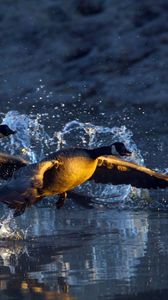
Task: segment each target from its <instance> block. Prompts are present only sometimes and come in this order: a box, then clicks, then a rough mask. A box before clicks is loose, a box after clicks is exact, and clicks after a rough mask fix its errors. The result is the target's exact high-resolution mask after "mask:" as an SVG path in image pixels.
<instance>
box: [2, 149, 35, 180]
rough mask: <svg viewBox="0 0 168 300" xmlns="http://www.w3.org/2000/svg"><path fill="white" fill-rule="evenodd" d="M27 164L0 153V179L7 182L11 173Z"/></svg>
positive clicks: (20, 159)
mask: <svg viewBox="0 0 168 300" xmlns="http://www.w3.org/2000/svg"><path fill="white" fill-rule="evenodd" d="M28 164H29V162H28V161H26V160H24V159H22V158H20V157H17V156H13V155H9V154H5V153H0V179H4V180H7V179H9V178H10V177H12V176H13V173H14V172H15V171H17V170H19V169H20V168H22V167H25V166H27V165H28Z"/></svg>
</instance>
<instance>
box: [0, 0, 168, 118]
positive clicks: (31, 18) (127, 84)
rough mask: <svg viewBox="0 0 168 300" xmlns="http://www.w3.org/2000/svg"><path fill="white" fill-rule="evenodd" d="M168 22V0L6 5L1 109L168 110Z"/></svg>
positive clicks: (0, 41) (1, 18) (1, 26)
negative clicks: (148, 108)
mask: <svg viewBox="0 0 168 300" xmlns="http://www.w3.org/2000/svg"><path fill="white" fill-rule="evenodd" d="M167 20H168V1H167V0H159V1H158V0H141V1H136V0H124V1H123V0H55V1H54V0H48V1H46V0H41V1H37V0H29V1H24V0H23V1H19V0H15V1H13V0H1V2H0V58H1V59H0V103H1V110H2V111H3V112H6V111H7V110H9V109H15V108H16V105H17V109H19V110H20V111H24V112H25V104H26V109H27V110H28V111H38V109H39V105H40V108H41V109H42V110H44V111H45V109H46V107H45V106H46V104H47V108H50V107H52V108H53V107H54V106H55V105H56V104H60V103H61V104H64V105H65V106H67V107H69V108H71V110H73V107H72V106H71V104H72V103H73V104H74V103H77V104H78V103H79V102H80V105H82V106H83V108H82V109H84V108H85V109H88V108H89V107H90V106H92V107H93V108H92V110H94V109H97V110H96V113H99V112H101V111H102V110H103V111H105V112H108V113H109V112H110V110H111V111H112V110H113V109H114V110H115V107H116V106H117V109H119V108H120V107H121V106H122V108H123V107H124V106H129V105H134V106H136V104H137V105H141V106H143V107H148V106H150V107H151V105H153V104H157V105H158V106H160V105H164V108H165V107H166V109H167V107H168V101H167V94H168V84H167V83H168V79H167V74H168V22H167ZM68 104H69V106H68ZM75 109H76V108H75Z"/></svg>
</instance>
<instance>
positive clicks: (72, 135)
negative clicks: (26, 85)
mask: <svg viewBox="0 0 168 300" xmlns="http://www.w3.org/2000/svg"><path fill="white" fill-rule="evenodd" d="M3 117H4V118H3V123H5V124H7V125H8V126H9V127H10V128H11V129H13V130H15V131H16V132H17V133H16V134H15V135H12V136H10V138H8V139H4V140H2V141H0V145H1V148H2V149H3V151H4V152H7V153H11V154H19V155H21V156H23V157H24V158H25V156H27V158H28V159H29V160H30V161H31V162H36V161H38V160H40V159H42V158H43V157H44V155H45V154H46V153H47V152H48V151H49V152H50V153H51V152H55V151H56V150H59V149H60V148H62V147H63V148H66V147H79V146H80V147H86V148H87V147H91V148H92V147H99V146H101V145H110V144H111V143H113V142H116V141H121V142H124V143H125V144H126V146H127V147H128V149H130V150H131V151H132V152H133V153H134V154H133V157H131V159H133V160H134V161H135V162H137V163H140V164H143V158H142V156H141V154H140V151H139V150H138V149H137V146H136V145H135V143H134V141H133V139H132V135H133V134H132V132H131V131H130V130H128V129H127V128H126V127H125V126H121V127H113V128H110V127H104V126H95V125H93V124H91V123H82V122H79V121H76V120H74V121H71V122H69V123H67V124H65V126H64V127H63V129H62V130H61V131H57V132H54V133H53V135H52V136H50V135H49V134H48V133H47V132H46V131H45V129H44V125H43V124H41V118H42V117H43V116H42V115H40V114H38V115H36V116H34V115H30V116H28V115H25V114H19V112H17V111H10V112H8V113H7V114H6V115H5V116H3ZM50 134H51V133H50ZM77 190H79V191H82V192H84V193H85V194H86V193H87V194H88V195H89V196H93V197H95V199H96V198H97V199H98V198H99V199H100V202H99V204H101V205H105V204H107V203H108V204H110V203H113V202H115V201H116V199H117V202H119V203H122V202H123V201H124V200H125V199H126V198H128V196H129V195H130V193H131V186H124V185H121V186H112V185H95V184H93V183H90V182H87V183H85V184H83V185H82V186H81V187H78V188H77ZM113 195H118V197H117V198H114V199H113ZM95 203H96V202H95ZM21 218H23V217H21ZM25 232H26V231H25V230H24V231H21V230H20V229H19V228H18V225H17V223H16V221H15V220H14V219H13V217H12V214H11V213H10V214H9V215H8V216H7V217H6V218H3V219H2V220H0V237H1V238H8V237H10V238H15V239H22V238H25V234H26V233H25Z"/></svg>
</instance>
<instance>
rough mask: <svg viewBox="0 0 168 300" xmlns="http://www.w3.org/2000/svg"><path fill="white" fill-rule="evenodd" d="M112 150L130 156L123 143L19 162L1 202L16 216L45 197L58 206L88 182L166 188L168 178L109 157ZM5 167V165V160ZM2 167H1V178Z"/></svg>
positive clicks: (116, 157) (74, 150) (68, 150)
mask: <svg viewBox="0 0 168 300" xmlns="http://www.w3.org/2000/svg"><path fill="white" fill-rule="evenodd" d="M114 147H115V150H116V151H117V153H118V154H119V155H120V156H130V155H131V152H130V151H128V150H127V149H126V147H125V145H124V144H123V143H114V144H113V145H111V146H107V147H100V148H95V149H84V148H73V149H66V150H61V151H58V152H55V153H53V154H51V155H49V156H48V157H46V158H45V159H43V160H42V161H40V162H39V163H36V164H28V162H25V161H24V162H22V163H20V166H18V168H17V169H19V170H18V171H17V172H15V173H14V176H13V177H12V179H11V180H10V181H9V182H8V183H7V184H6V185H3V186H2V187H1V188H0V202H2V203H5V204H7V205H8V207H10V208H12V209H15V216H17V215H20V214H22V213H23V212H24V210H25V208H26V207H27V206H31V205H33V204H35V203H36V202H38V201H40V200H41V199H43V198H44V197H46V196H53V195H60V198H59V200H58V201H57V207H58V208H59V207H61V206H62V205H63V204H64V201H65V199H66V195H67V192H69V191H70V196H71V197H73V192H72V191H71V190H73V188H75V187H76V186H78V185H81V184H82V183H84V182H86V181H87V180H92V181H94V182H95V183H103V184H107V183H112V184H114V185H117V184H131V185H132V186H135V187H137V188H148V189H150V188H154V189H156V188H166V187H168V176H167V175H164V174H159V173H157V172H155V171H153V170H151V169H148V168H146V167H143V166H140V165H138V164H135V163H132V162H129V161H126V160H123V159H121V158H119V157H118V156H114V155H112V154H113V152H112V151H113V150H114ZM9 158H10V156H9ZM13 159H14V158H13ZM17 159H18V158H17ZM5 164H6V166H7V161H6V162H5ZM24 164H25V165H24ZM2 166H3V164H2V165H0V177H1V167H2ZM3 167H4V168H5V166H3ZM12 175H13V173H12V172H11V174H10V173H9V172H8V177H10V176H12ZM6 179H7V176H6ZM75 197H76V196H75Z"/></svg>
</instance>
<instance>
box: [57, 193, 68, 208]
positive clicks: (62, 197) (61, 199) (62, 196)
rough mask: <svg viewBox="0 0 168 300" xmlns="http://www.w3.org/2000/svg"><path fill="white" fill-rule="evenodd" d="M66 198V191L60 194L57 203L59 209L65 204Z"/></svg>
mask: <svg viewBox="0 0 168 300" xmlns="http://www.w3.org/2000/svg"><path fill="white" fill-rule="evenodd" d="M66 198H67V193H66V192H65V193H62V194H60V195H59V199H58V201H57V202H56V203H55V205H56V208H57V209H60V208H61V207H62V206H64V204H65V200H66Z"/></svg>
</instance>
